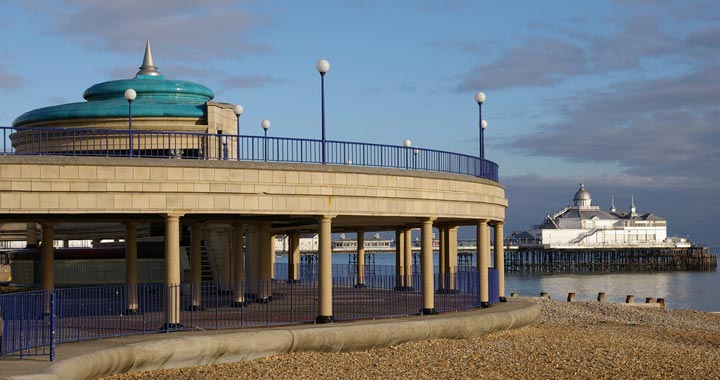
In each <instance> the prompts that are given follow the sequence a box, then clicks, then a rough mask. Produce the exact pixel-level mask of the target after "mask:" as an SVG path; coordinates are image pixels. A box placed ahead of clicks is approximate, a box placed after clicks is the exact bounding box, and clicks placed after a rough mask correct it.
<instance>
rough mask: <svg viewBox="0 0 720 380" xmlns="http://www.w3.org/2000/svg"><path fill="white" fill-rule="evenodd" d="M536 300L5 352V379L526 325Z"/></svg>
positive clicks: (344, 348)
mask: <svg viewBox="0 0 720 380" xmlns="http://www.w3.org/2000/svg"><path fill="white" fill-rule="evenodd" d="M539 315H540V308H539V307H538V306H537V305H534V304H531V303H526V302H520V301H513V300H509V302H507V303H502V304H497V305H494V306H492V307H491V308H488V309H479V310H472V311H465V312H455V313H445V314H440V315H435V316H414V317H408V318H393V319H378V320H372V321H356V322H341V323H333V324H328V325H298V326H285V327H277V328H257V329H243V330H213V331H195V332H178V333H171V334H162V333H159V334H149V335H139V336H130V337H123V338H109V339H101V340H90V341H84V342H79V343H65V344H61V345H58V346H57V349H56V355H57V360H56V361H55V362H54V363H51V362H49V361H48V357H47V356H45V357H31V358H25V359H23V360H19V359H18V358H3V360H0V380H5V379H13V380H19V379H33V380H35V379H52V380H70V379H74V380H85V379H93V378H97V377H101V376H106V375H111V374H115V373H123V372H135V371H147V370H151V369H157V368H178V367H190V366H195V365H204V364H213V363H225V362H237V361H241V360H248V359H255V358H259V357H263V356H268V355H276V354H283V353H287V352H296V351H318V352H348V351H360V350H368V349H372V348H380V347H387V346H391V345H396V344H400V343H404V342H409V341H417V340H428V339H440V338H447V339H458V338H471V337H476V336H481V335H486V334H489V333H492V332H495V331H500V330H507V329H513V328H518V327H523V326H526V325H528V324H530V323H531V322H533V321H534V320H535V319H536V318H537V317H538V316H539Z"/></svg>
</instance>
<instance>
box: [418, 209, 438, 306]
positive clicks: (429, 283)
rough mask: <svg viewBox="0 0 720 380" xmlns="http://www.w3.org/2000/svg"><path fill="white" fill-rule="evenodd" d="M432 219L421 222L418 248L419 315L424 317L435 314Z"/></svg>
mask: <svg viewBox="0 0 720 380" xmlns="http://www.w3.org/2000/svg"><path fill="white" fill-rule="evenodd" d="M433 221H434V218H426V219H423V221H422V230H421V240H422V246H421V248H420V272H421V276H422V299H423V308H422V310H421V313H422V314H424V315H428V314H437V311H435V290H434V289H433V287H434V286H433V285H434V283H435V276H434V274H433V239H432V224H433Z"/></svg>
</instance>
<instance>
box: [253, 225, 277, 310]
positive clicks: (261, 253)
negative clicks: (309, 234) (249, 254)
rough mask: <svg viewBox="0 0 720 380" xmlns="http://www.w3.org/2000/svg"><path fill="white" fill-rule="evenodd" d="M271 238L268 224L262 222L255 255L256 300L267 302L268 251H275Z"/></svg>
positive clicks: (270, 278) (270, 269)
mask: <svg viewBox="0 0 720 380" xmlns="http://www.w3.org/2000/svg"><path fill="white" fill-rule="evenodd" d="M271 239H273V235H271V234H270V225H269V224H264V225H262V226H260V228H259V229H258V243H259V244H258V248H259V249H258V254H257V256H256V258H257V261H258V271H257V274H258V278H257V280H258V293H257V302H261V303H267V302H269V301H270V300H271V299H272V291H271V286H272V268H271V265H272V258H271V257H270V256H271V254H270V252H271V251H272V252H274V251H275V249H274V248H275V247H274V246H273V247H272V250H271Z"/></svg>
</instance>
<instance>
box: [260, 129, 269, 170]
mask: <svg viewBox="0 0 720 380" xmlns="http://www.w3.org/2000/svg"><path fill="white" fill-rule="evenodd" d="M260 126H261V127H262V129H263V131H265V161H267V151H268V142H267V130H268V129H269V128H270V120H267V119H265V120H263V121H261V122H260Z"/></svg>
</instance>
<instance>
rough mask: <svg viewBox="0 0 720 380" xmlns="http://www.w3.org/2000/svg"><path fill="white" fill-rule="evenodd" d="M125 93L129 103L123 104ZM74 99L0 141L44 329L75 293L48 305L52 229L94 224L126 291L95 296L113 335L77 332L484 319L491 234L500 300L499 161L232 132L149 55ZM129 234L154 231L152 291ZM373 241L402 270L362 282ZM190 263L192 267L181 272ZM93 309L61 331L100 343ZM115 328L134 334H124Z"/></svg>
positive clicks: (220, 111) (206, 98)
mask: <svg viewBox="0 0 720 380" xmlns="http://www.w3.org/2000/svg"><path fill="white" fill-rule="evenodd" d="M131 88H132V89H133V90H134V91H135V97H132V99H130V98H128V97H126V96H124V95H125V92H126V90H128V89H131ZM84 97H85V99H86V102H81V103H71V104H63V105H58V106H51V107H46V108H41V109H37V110H32V111H29V112H27V113H25V114H23V115H21V116H20V117H18V118H17V119H16V120H15V122H14V124H13V126H12V127H8V128H3V129H2V131H3V134H4V141H5V143H6V145H7V144H8V142H10V144H11V146H6V147H5V155H3V156H1V157H0V179H1V180H0V221H1V222H2V223H25V224H27V226H28V228H27V231H28V232H27V242H28V245H29V246H32V245H34V244H38V243H39V244H38V245H39V247H40V251H41V254H40V264H39V267H40V271H41V275H40V284H39V285H40V289H41V290H40V291H39V292H37V297H38V298H36V299H38V300H42V301H39V302H40V304H39V305H40V306H38V307H39V309H38V310H36V311H37V313H33V318H35V317H36V315H34V314H38V315H45V316H48V315H51V316H52V317H53V318H54V317H55V316H58V318H59V319H58V320H57V321H54V322H53V323H56V324H58V323H60V324H61V323H63V321H62V316H63V315H64V314H63V313H70V312H69V311H67V310H69V308H68V309H67V310H66V309H63V307H66V306H63V302H66V303H67V302H68V301H64V300H67V299H72V297H70V296H67V297H65V296H61V295H58V294H61V293H58V292H59V291H60V290H61V289H56V287H55V281H54V270H55V269H54V268H55V266H54V255H55V250H56V249H55V247H54V245H55V243H54V242H55V241H56V240H63V238H62V237H61V236H56V234H55V230H56V228H58V226H62V225H67V224H73V225H82V226H86V227H87V234H88V236H92V235H93V225H94V224H98V223H105V224H107V223H116V224H118V225H122V226H124V227H123V228H124V235H125V236H124V239H123V240H124V247H125V282H124V283H123V284H118V286H116V287H114V288H112V289H111V290H110V291H98V293H97V294H96V295H93V296H92V297H90V298H93V299H95V298H102V297H105V294H111V295H109V296H107V297H110V298H113V297H114V298H113V301H112V302H114V303H113V306H111V307H110V306H108V307H106V309H107V308H110V309H112V310H113V311H112V312H111V313H108V314H113V317H112V320H111V321H110V322H108V321H106V322H102V323H107V324H109V325H112V326H113V327H112V329H114V330H112V331H110V332H107V333H99V334H96V335H90V334H89V333H88V334H89V335H82V336H83V337H86V336H87V337H97V335H100V336H108V335H110V336H115V335H123V334H128V333H138V332H140V331H142V332H145V331H147V330H154V331H156V330H158V329H161V330H165V331H167V330H175V329H187V328H198V327H203V326H205V327H207V326H206V325H204V323H206V322H207V323H210V322H208V321H211V320H212V321H213V323H214V325H213V326H214V327H216V328H218V327H244V326H250V325H258V324H262V325H270V324H275V323H298V322H316V323H327V322H333V321H335V320H342V319H358V318H374V317H376V316H392V315H408V314H418V313H419V314H423V315H431V314H435V313H438V312H444V311H450V310H460V309H465V308H473V307H487V306H489V305H490V303H491V299H490V291H489V280H488V278H489V277H488V276H489V275H488V273H489V270H490V263H491V258H490V244H491V239H490V229H491V228H492V229H493V231H494V242H495V249H494V251H495V257H494V260H492V261H494V263H496V264H495V269H496V270H497V272H498V289H497V294H498V296H499V299H500V300H504V296H505V294H504V276H503V272H504V270H503V262H504V260H503V245H502V241H503V222H504V217H505V209H506V207H507V200H506V198H505V190H504V187H503V186H502V185H501V184H500V183H499V182H498V167H497V165H496V164H495V163H493V162H490V161H487V160H484V159H481V158H478V157H473V156H468V155H463V154H457V153H451V152H441V151H436V150H432V149H420V148H413V149H410V148H409V147H403V146H389V145H377V144H366V143H355V142H344V141H330V140H328V141H325V140H322V141H320V140H310V139H294V138H279V137H272V138H271V137H262V136H248V135H243V134H238V131H239V120H240V115H239V113H236V111H237V108H236V107H235V106H234V105H232V104H228V103H219V102H214V101H213V97H214V95H213V93H212V91H211V90H210V89H208V88H207V87H205V86H202V85H199V84H196V83H192V82H186V81H176V80H169V79H165V78H164V77H163V76H162V75H160V73H159V70H158V69H157V67H156V66H155V64H154V62H153V57H152V53H151V50H150V46H149V44H148V45H147V47H146V51H145V57H144V61H143V65H142V66H141V67H140V71H139V72H138V73H137V75H136V76H135V77H134V78H132V79H125V80H117V81H110V82H105V83H100V84H96V85H94V86H92V87H90V88H89V89H88V90H87V91H86V92H85V94H84ZM139 225H141V226H145V225H153V226H156V227H158V226H159V228H146V229H144V230H160V235H161V237H162V239H161V240H162V241H163V242H164V254H165V256H164V279H163V281H162V284H156V285H152V286H150V285H147V284H142V283H139V281H138V265H139V263H138V252H137V247H138V244H139V240H142V239H143V238H145V237H144V236H138V226H139ZM36 226H39V227H40V228H39V232H40V236H39V237H38V236H36V234H37V231H38V229H37V228H36ZM460 226H474V227H475V228H476V231H477V241H478V244H477V254H476V257H477V262H476V265H475V269H474V271H473V272H463V273H460V272H458V271H457V250H458V248H457V247H458V243H457V242H458V240H457V230H458V227H460ZM412 229H419V230H420V231H421V251H420V252H421V253H420V257H421V271H420V274H419V275H417V274H413V273H412V271H411V263H412V259H411V255H412V253H411V248H412V247H411V245H412V244H411V241H410V230H412ZM434 229H435V230H437V231H438V233H439V241H440V243H439V247H437V248H436V249H437V250H438V251H439V258H440V260H439V266H438V267H437V269H435V268H434V265H433V250H434V248H433V244H432V235H433V230H434ZM58 230H60V229H59V228H58ZM184 231H187V232H189V234H188V233H184ZM378 231H394V233H395V238H396V241H397V244H396V255H395V257H396V262H395V264H396V265H395V268H396V273H395V275H394V276H389V277H391V278H387V279H382V280H380V279H369V278H368V276H366V275H365V274H364V272H363V268H364V265H362V263H363V262H364V249H363V248H362V247H364V244H363V243H362V242H363V240H364V236H365V233H375V232H378ZM341 232H343V233H357V240H358V249H357V252H356V254H357V256H358V259H357V263H358V265H357V273H356V274H355V275H354V276H353V277H352V278H348V279H337V278H334V276H333V270H332V263H331V236H332V234H333V233H341ZM315 233H317V234H318V235H319V248H318V264H317V277H316V278H302V276H301V274H300V271H299V269H298V268H299V264H300V263H299V249H298V241H299V238H300V236H301V235H303V234H315ZM278 234H287V235H288V236H289V237H290V238H289V241H290V249H289V251H290V252H289V255H288V257H289V259H288V261H289V263H288V266H287V278H283V279H279V278H277V276H273V270H274V265H273V263H274V258H275V255H274V241H275V238H274V237H275V235H278ZM185 235H188V236H187V238H186V237H185ZM186 251H187V256H185V255H186V253H185V252H186ZM203 252H209V253H205V254H208V255H209V256H210V258H211V259H212V261H213V262H215V263H216V268H217V270H216V271H215V273H214V275H213V280H214V281H212V283H208V282H203V279H202V274H201V260H202V259H203ZM185 257H187V261H188V266H189V272H188V273H183V271H182V270H181V268H182V265H181V262H183V261H184V260H185ZM380 284H383V285H382V286H381V285H380ZM106 290H107V289H106ZM67 291H68V292H70V291H71V290H67ZM76 292H79V290H76ZM293 292H295V293H293ZM62 294H64V293H62ZM68 294H69V293H68ZM73 294H76V293H73ZM93 294H95V293H93ZM49 295H52V297H50V296H49ZM63 297H65V298H63ZM85 297H86V296H85ZM34 299H35V298H34ZM299 300H301V301H299ZM51 301H52V302H51ZM438 303H439V304H440V305H438ZM400 304H401V305H404V306H403V308H400V307H398V305H400ZM118 305H120V306H119V307H118ZM351 305H352V306H351ZM0 307H3V304H2V301H0ZM6 307H7V306H6ZM393 307H395V309H393ZM118 308H119V309H120V310H118ZM253 308H256V309H258V310H259V311H258V310H255V309H253ZM361 309H362V310H361ZM371 309H372V310H376V311H377V312H375V311H373V312H372V313H371V311H370V310H371ZM253 310H255V311H253ZM349 310H352V311H349ZM18 313H19V312H18V311H17V310H16V311H15V312H11V313H9V312H7V311H5V315H6V318H5V319H6V321H5V323H6V325H7V324H8V323H10V325H12V323H15V322H13V321H18V320H22V318H23V317H20V316H19V314H18ZM254 313H256V314H254ZM262 313H265V314H264V315H263V316H262V318H263V319H262V321H263V322H262V323H255V324H253V322H252V321H257V320H259V319H252V318H250V317H251V316H253V317H255V316H258V315H260V314H262ZM273 313H275V315H273ZM96 314H102V312H100V311H98V312H97V313H95V312H93V311H79V312H78V314H77V315H75V314H73V315H72V318H73V321H74V322H72V323H73V324H72V326H70V325H64V327H63V329H64V330H63V329H60V330H58V331H63V332H62V333H65V332H64V331H65V330H68V331H70V330H72V329H76V330H77V331H80V330H83V331H85V330H91V329H92V328H96V327H97V329H96V330H97V331H100V327H99V326H98V325H99V324H101V323H100V322H98V320H99V319H98V318H97V317H98V315H96ZM8 315H11V316H12V315H15V319H13V318H12V317H10V318H8ZM67 315H70V314H67ZM288 315H289V317H288ZM86 317H87V318H86ZM90 317H92V318H90ZM258 318H259V317H258ZM91 319H92V321H90V320H91ZM38 321H40V320H38ZM68 321H69V319H68ZM219 321H226V324H223V323H222V322H219ZM238 321H240V322H238ZM68 323H70V322H68ZM122 323H124V324H125V325H124V327H117V326H123V325H122ZM40 324H41V322H38V326H39V325H40ZM118 324H120V325H118ZM88 326H91V327H92V328H89V327H88ZM123 329H127V331H129V332H127V331H125V332H120V333H118V332H117V331H120V330H123ZM103 331H105V330H103ZM113 331H114V332H113ZM123 331H124V330H123ZM3 339H7V337H5V338H3ZM72 339H75V337H73V338H72ZM77 339H81V337H77ZM68 340H71V339H70V338H68ZM6 349H7V346H5V347H4V348H3V352H5V353H7V352H9V351H7V350H6Z"/></svg>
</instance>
